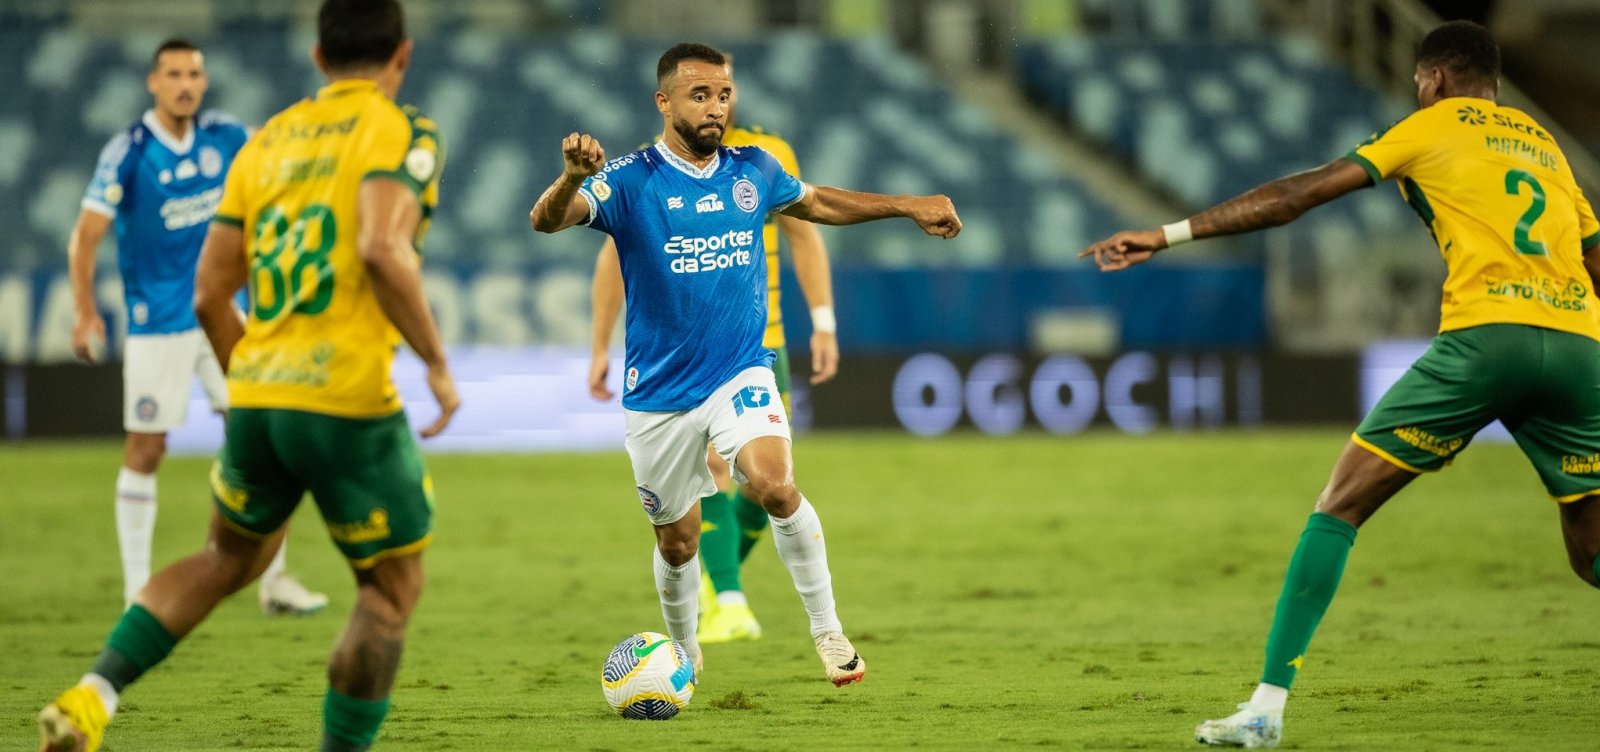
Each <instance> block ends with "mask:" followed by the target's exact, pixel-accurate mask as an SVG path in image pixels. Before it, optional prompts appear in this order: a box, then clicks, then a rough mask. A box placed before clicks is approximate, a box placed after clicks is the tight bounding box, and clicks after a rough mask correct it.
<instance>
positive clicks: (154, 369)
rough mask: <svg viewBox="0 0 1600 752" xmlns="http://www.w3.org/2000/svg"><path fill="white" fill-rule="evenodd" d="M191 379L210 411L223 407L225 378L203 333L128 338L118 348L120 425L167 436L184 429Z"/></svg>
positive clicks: (178, 333)
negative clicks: (119, 350)
mask: <svg viewBox="0 0 1600 752" xmlns="http://www.w3.org/2000/svg"><path fill="white" fill-rule="evenodd" d="M195 376H199V377H200V386H201V387H202V388H204V389H205V392H206V399H208V400H210V401H211V408H212V409H213V410H226V409H227V407H228V379H227V377H226V376H224V375H222V367H221V366H220V365H218V364H217V356H216V353H214V352H212V351H211V342H210V341H209V340H207V339H206V335H205V332H202V331H200V330H199V329H190V330H189V331H186V332H174V333H172V334H131V335H128V341H127V343H126V344H125V345H124V346H123V348H122V427H123V428H125V429H127V431H128V432H129V433H166V432H168V431H170V430H172V429H174V428H177V427H178V426H181V425H183V421H184V418H185V417H186V415H187V413H188V412H189V384H190V383H191V382H192V380H193V379H194V377H195Z"/></svg>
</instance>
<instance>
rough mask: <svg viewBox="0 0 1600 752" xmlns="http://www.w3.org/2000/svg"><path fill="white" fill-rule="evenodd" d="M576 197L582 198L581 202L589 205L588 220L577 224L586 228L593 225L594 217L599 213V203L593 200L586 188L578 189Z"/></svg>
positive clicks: (592, 195) (591, 194)
mask: <svg viewBox="0 0 1600 752" xmlns="http://www.w3.org/2000/svg"><path fill="white" fill-rule="evenodd" d="M578 195H579V196H582V197H583V202H584V203H586V204H588V205H589V218H588V219H585V220H583V221H582V222H579V223H578V224H581V225H583V226H584V227H588V226H589V225H592V224H594V217H595V215H596V214H598V213H599V211H600V209H599V207H600V202H599V201H596V200H594V194H593V193H590V192H589V189H588V188H579V189H578Z"/></svg>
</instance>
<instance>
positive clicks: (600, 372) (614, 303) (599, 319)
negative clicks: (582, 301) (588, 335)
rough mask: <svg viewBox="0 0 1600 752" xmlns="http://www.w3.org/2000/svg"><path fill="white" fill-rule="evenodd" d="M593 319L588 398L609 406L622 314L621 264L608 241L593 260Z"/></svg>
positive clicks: (612, 244) (591, 294)
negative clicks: (609, 381)
mask: <svg viewBox="0 0 1600 752" xmlns="http://www.w3.org/2000/svg"><path fill="white" fill-rule="evenodd" d="M590 299H591V301H592V303H591V306H592V313H593V319H594V324H593V325H594V349H593V351H591V352H590V354H589V396H590V397H593V398H595V399H597V400H600V401H601V402H606V401H608V400H610V399H611V398H612V397H615V396H616V395H615V394H612V393H611V390H610V389H607V388H606V375H607V374H608V373H609V372H610V370H611V330H613V329H615V328H616V326H617V314H618V313H621V312H622V264H621V262H620V261H619V260H618V259H617V242H616V241H615V240H612V239H611V238H610V237H607V238H606V243H605V245H602V246H600V253H599V255H598V256H596V257H595V260H594V283H593V287H592V288H591V290H590Z"/></svg>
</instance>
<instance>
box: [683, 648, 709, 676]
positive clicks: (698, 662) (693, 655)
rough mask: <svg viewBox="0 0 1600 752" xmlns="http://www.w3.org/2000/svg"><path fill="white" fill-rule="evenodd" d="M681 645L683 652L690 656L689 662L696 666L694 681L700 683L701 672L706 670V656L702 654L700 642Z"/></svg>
mask: <svg viewBox="0 0 1600 752" xmlns="http://www.w3.org/2000/svg"><path fill="white" fill-rule="evenodd" d="M679 644H680V645H682V646H683V652H685V653H688V654H689V661H690V662H691V663H693V664H694V680H695V681H697V682H698V681H700V672H702V671H704V670H705V668H706V658H705V654H704V653H702V652H700V641H699V640H695V641H694V642H683V643H679Z"/></svg>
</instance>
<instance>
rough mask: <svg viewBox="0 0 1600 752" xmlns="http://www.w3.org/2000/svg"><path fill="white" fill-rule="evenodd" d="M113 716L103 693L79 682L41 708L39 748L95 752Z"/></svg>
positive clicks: (42, 750) (43, 750)
mask: <svg viewBox="0 0 1600 752" xmlns="http://www.w3.org/2000/svg"><path fill="white" fill-rule="evenodd" d="M110 720H111V718H110V717H109V716H108V715H106V706H105V703H104V702H102V701H101V699H100V693H99V692H96V691H94V688H93V687H90V686H87V685H83V684H79V685H78V686H76V687H73V688H72V689H69V690H67V691H65V692H62V693H61V696H60V697H57V698H56V701H55V702H52V703H50V704H49V705H46V706H44V710H41V711H39V752H95V750H97V749H99V748H100V738H101V737H102V736H104V735H105V732H106V723H108V722H110Z"/></svg>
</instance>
